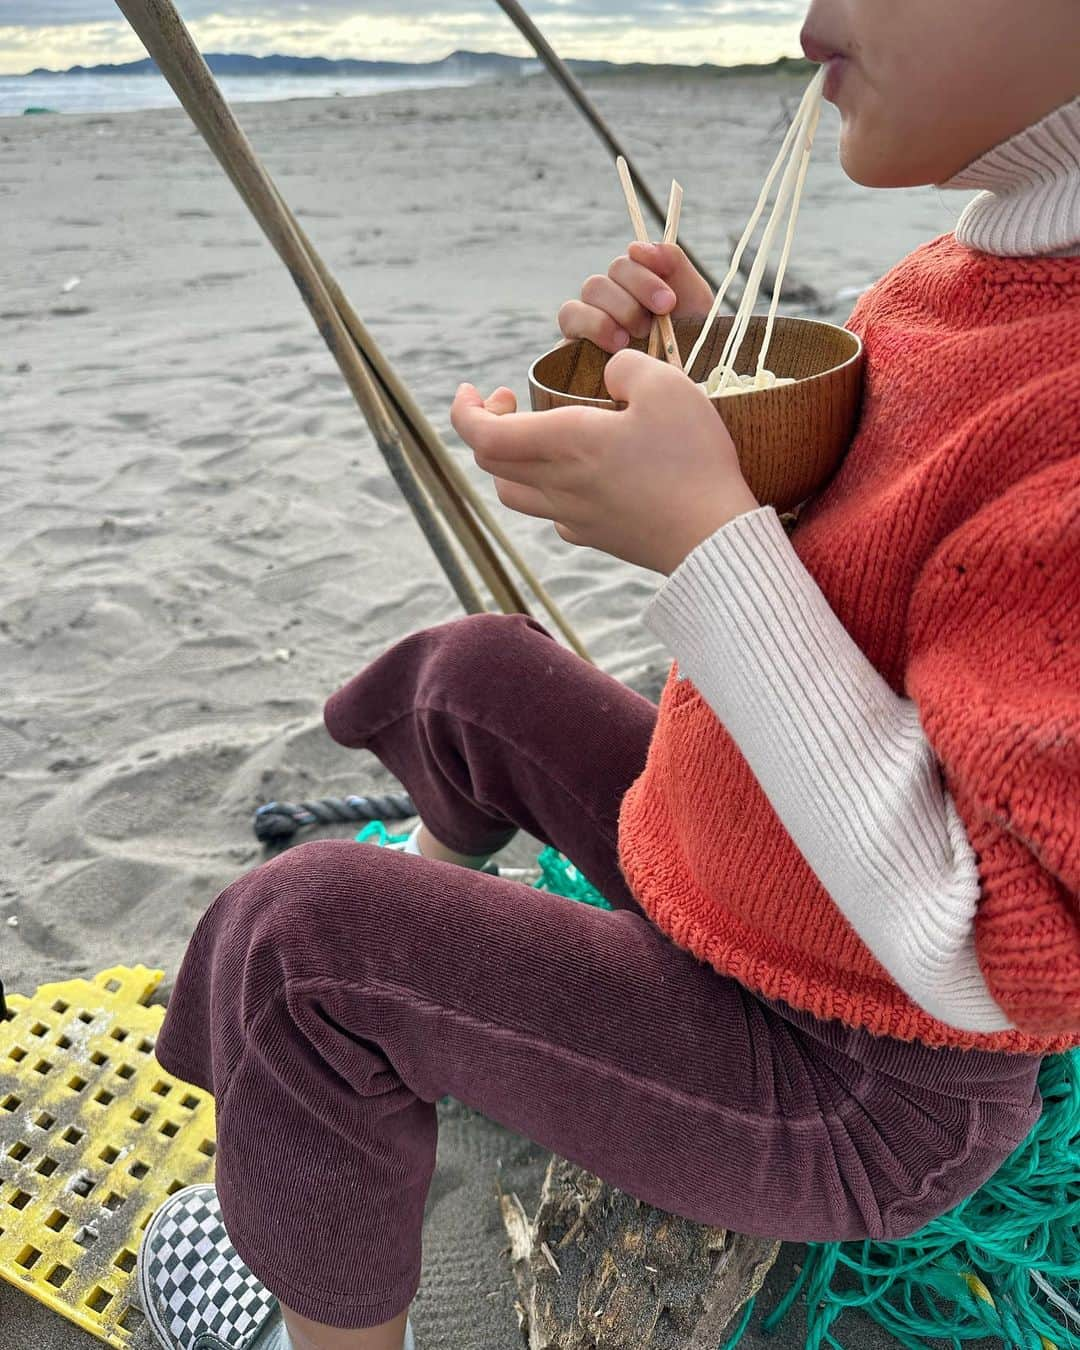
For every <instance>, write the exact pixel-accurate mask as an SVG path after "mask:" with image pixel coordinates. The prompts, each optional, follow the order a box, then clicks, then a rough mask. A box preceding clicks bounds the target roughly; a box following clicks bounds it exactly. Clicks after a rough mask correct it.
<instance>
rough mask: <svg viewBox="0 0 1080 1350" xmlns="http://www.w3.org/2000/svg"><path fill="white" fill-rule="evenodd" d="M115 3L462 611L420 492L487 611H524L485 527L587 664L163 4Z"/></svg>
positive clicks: (452, 570) (477, 604)
mask: <svg viewBox="0 0 1080 1350" xmlns="http://www.w3.org/2000/svg"><path fill="white" fill-rule="evenodd" d="M117 4H118V5H119V7H120V9H121V11H122V12H123V13H124V15H125V17H126V18H127V19H128V21H129V22H130V23H131V25H132V27H133V28H134V30H135V32H136V33H137V34H138V36H139V37H140V39H141V40H142V42H143V44H144V45H145V46H146V48H147V51H148V52H149V53H150V55H151V56H152V57H153V58H154V60H155V61H156V62H157V64H158V66H159V68H160V69H161V71H162V73H163V74H164V75H165V77H166V79H167V80H168V81H169V83H170V84H171V85H172V87H173V90H174V91H175V93H176V95H177V97H178V98H179V100H180V102H181V103H182V104H183V106H184V108H185V109H186V110H187V112H188V114H189V116H190V117H191V119H192V121H193V122H194V123H195V125H196V127H197V128H198V130H199V131H200V132H201V133H202V135H203V137H204V139H205V140H206V141H207V144H208V145H209V147H210V149H211V150H212V152H213V153H214V155H215V156H216V157H217V159H218V160H219V162H220V163H221V165H222V167H223V168H224V170H225V172H226V174H227V175H228V177H229V178H230V180H231V181H232V183H233V185H234V186H235V187H236V189H237V191H238V192H239V194H240V196H241V198H242V200H243V201H244V203H245V205H246V206H247V207H248V209H249V210H250V211H251V212H252V214H253V215H254V216H255V219H256V220H257V222H258V223H259V225H260V227H261V228H262V230H263V232H264V233H265V234H266V236H267V238H268V239H269V241H270V243H271V244H272V245H273V247H274V249H275V251H276V252H277V253H278V255H279V257H281V259H282V261H283V262H284V263H285V265H286V266H287V267H288V268H289V272H290V274H291V275H292V277H293V280H294V281H295V282H296V284H297V288H298V289H299V290H300V292H301V295H302V297H303V299H304V301H305V304H306V305H307V307H308V309H309V311H310V312H311V315H312V318H313V319H314V321H315V323H316V325H317V327H318V329H319V332H320V334H321V335H322V337H323V339H324V341H325V342H326V344H327V346H328V347H329V348H330V351H331V353H332V355H333V356H334V358H335V360H336V362H337V364H338V367H339V369H340V370H341V372H342V374H343V376H344V378H345V380H346V383H347V384H348V386H349V388H350V390H351V392H352V393H353V396H354V398H355V399H356V402H357V404H358V406H359V407H360V409H361V411H362V412H363V414H364V416H365V419H366V420H367V422H368V425H369V427H370V428H371V430H372V433H373V435H374V437H375V440H376V443H377V445H378V447H379V449H380V451H381V453H382V455H383V458H384V460H385V461H386V463H387V466H388V468H389V469H390V472H391V475H392V476H393V478H394V481H395V483H396V484H397V486H398V488H399V490H400V491H401V493H402V496H403V497H404V498H405V500H406V502H407V504H408V505H409V507H410V509H411V510H412V512H413V515H414V517H415V518H416V520H417V523H418V524H419V525H420V528H421V529H422V530H423V532H424V535H425V537H426V538H427V539H428V542H429V544H430V546H431V548H432V550H433V552H434V553H435V556H436V558H437V560H438V561H439V563H440V565H441V566H442V568H443V571H444V573H445V574H446V576H447V579H448V580H449V581H450V584H451V586H452V587H453V589H454V591H455V594H456V595H457V597H458V599H459V601H460V603H461V604H462V606H463V608H464V609H465V611H466V612H467V613H477V612H483V611H484V610H485V609H486V606H485V604H484V602H483V601H482V599H481V597H480V594H479V592H478V591H477V589H476V586H475V585H474V583H473V582H472V580H471V579H470V578H469V577H468V575H467V573H466V572H465V570H464V568H463V566H462V563H461V561H460V559H459V558H458V556H457V555H456V553H455V551H454V549H453V545H452V544H451V542H450V539H449V537H448V536H447V533H446V529H445V528H444V526H443V523H442V521H440V520H439V518H438V516H437V515H436V514H435V511H434V510H433V508H432V503H431V500H430V498H429V494H430V497H431V498H434V500H435V502H436V503H437V504H438V506H439V508H440V510H442V511H443V514H444V517H445V519H446V520H447V522H448V523H449V524H450V526H451V528H452V529H453V531H454V533H455V535H456V536H457V538H458V541H459V543H460V544H461V546H462V547H463V548H464V549H465V552H466V554H467V555H468V556H469V558H470V560H471V561H472V562H473V563H474V565H475V566H476V568H477V570H478V571H479V573H480V575H481V576H482V578H483V579H484V581H485V583H486V584H487V586H488V588H489V590H490V591H491V594H492V596H493V597H494V598H495V600H496V603H497V604H499V605H501V606H502V608H503V609H504V610H506V611H507V612H522V613H529V608H528V605H527V603H526V602H525V600H524V597H523V596H522V595H521V592H520V591H519V590H518V588H517V587H516V585H515V584H514V582H513V580H512V578H511V577H510V576H509V575H508V574H507V572H506V570H505V567H504V566H503V564H502V563H501V561H500V560H499V559H498V558H497V556H496V555H495V553H494V549H493V547H492V544H491V541H490V540H489V539H488V538H487V537H486V536H485V534H484V527H486V528H488V529H489V530H490V532H491V533H492V534H493V535H494V536H495V537H496V538H497V540H498V542H499V544H500V546H502V547H503V548H504V550H505V551H506V552H507V556H508V557H510V558H511V560H512V561H513V562H514V564H515V566H518V567H519V569H520V570H522V575H523V576H524V577H525V580H526V582H527V584H528V585H529V586H530V587H531V588H532V589H533V590H534V591H535V593H536V595H537V598H538V599H540V600H541V602H542V603H543V604H544V606H545V608H546V609H547V610H548V612H549V614H550V615H551V617H552V619H553V620H554V622H555V623H556V624H557V626H558V627H559V628H560V630H561V631H562V632H563V634H564V636H565V637H566V638H567V640H568V641H569V643H570V645H571V646H572V647H573V648H574V650H575V651H577V652H578V653H579V654H580V655H582V656H583V657H585V658H586V659H589V657H588V653H587V652H586V650H585V648H584V646H583V644H582V643H581V642H580V640H579V639H578V638H577V636H576V634H574V632H573V630H572V629H571V628H570V626H569V625H568V624H567V623H566V621H565V619H564V618H563V617H562V615H561V614H560V613H559V611H558V609H557V607H556V606H555V605H554V603H553V602H552V601H551V599H550V597H549V596H548V595H547V593H546V592H545V591H544V589H543V587H542V586H540V583H539V582H538V581H537V580H536V578H535V577H534V576H533V574H532V573H531V572H530V571H529V569H528V568H527V567H526V566H525V564H524V562H523V560H522V559H521V558H520V555H518V554H517V551H516V550H515V549H514V548H513V546H512V544H510V541H509V540H508V539H507V538H506V536H505V534H503V532H502V530H501V529H500V528H499V526H498V524H497V523H496V522H495V521H494V519H493V518H492V516H491V514H490V512H488V511H487V510H486V508H485V507H484V506H483V503H482V501H481V500H480V498H479V497H478V495H477V494H476V493H475V492H474V491H473V489H472V487H471V485H470V484H469V483H468V480H467V479H466V478H465V477H464V475H463V474H462V472H461V470H460V469H459V468H458V466H457V465H456V464H455V463H454V462H453V460H452V459H451V457H450V454H449V452H448V451H447V450H446V448H445V446H443V445H442V443H441V441H440V440H439V438H438V436H437V434H436V433H435V431H434V429H433V428H432V427H431V426H430V423H428V422H427V420H426V419H425V418H424V417H423V415H422V414H421V413H420V410H419V408H418V407H417V405H416V404H415V402H414V401H413V400H412V398H411V395H409V394H408V392H407V390H406V389H405V387H404V385H403V384H402V382H401V381H400V380H399V379H398V377H397V376H396V375H395V374H394V372H393V371H392V369H391V367H390V365H389V363H388V362H387V361H386V359H385V357H383V355H382V353H381V352H380V351H379V350H378V348H377V346H376V345H375V343H374V342H373V340H372V339H371V337H370V334H368V333H367V330H366V329H365V328H364V327H363V325H362V324H361V323H360V321H359V318H358V317H357V316H356V314H355V312H354V311H353V310H352V308H351V306H349V305H348V302H347V301H346V300H345V298H344V296H343V295H342V293H341V291H340V288H339V287H338V286H337V284H336V283H335V282H334V280H333V278H332V276H331V275H330V273H329V271H328V269H327V268H326V266H325V264H324V263H323V262H322V260H321V259H320V258H319V257H318V255H317V254H316V253H315V250H314V248H313V247H312V246H311V243H310V240H308V239H307V236H306V235H305V234H304V232H303V231H302V230H301V229H300V227H299V226H298V225H297V223H296V221H295V219H294V218H293V216H292V214H291V212H290V211H289V209H288V207H287V206H286V205H285V203H284V202H283V200H282V198H281V196H280V194H279V193H278V191H277V188H276V187H275V185H274V184H273V182H272V180H271V179H270V177H269V175H268V174H267V173H266V171H265V170H264V169H263V167H262V165H261V164H260V162H259V160H258V158H257V157H256V155H255V153H254V151H253V149H252V147H251V145H250V144H249V142H248V141H247V139H246V137H245V136H244V133H243V132H242V130H241V129H240V127H239V125H238V124H237V123H236V121H235V118H234V117H233V115H232V112H231V110H230V109H229V107H228V104H227V103H226V102H225V100H224V98H223V97H222V95H221V91H220V89H219V88H218V86H217V84H216V82H215V80H214V78H213V75H212V74H211V72H210V70H209V68H208V67H207V65H206V63H205V61H204V60H203V59H202V56H201V54H200V53H199V51H198V48H197V47H196V45H195V43H194V41H193V39H192V38H191V35H190V33H189V32H188V31H187V28H186V27H185V25H184V23H183V20H182V19H181V18H180V15H179V14H178V12H177V11H176V9H175V6H174V5H173V4H172V0H117Z"/></svg>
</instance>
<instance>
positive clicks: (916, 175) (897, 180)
mask: <svg viewBox="0 0 1080 1350" xmlns="http://www.w3.org/2000/svg"><path fill="white" fill-rule="evenodd" d="M840 164H841V167H842V168H843V170H844V172H845V173H846V174H847V176H848V177H849V178H850V179H851V181H852V182H853V183H859V184H860V185H861V186H862V187H869V188H899V187H918V186H921V185H923V184H925V183H932V182H933V181H934V179H933V178H932V177H927V176H925V173H924V172H923V171H921V167H920V166H916V165H914V164H913V163H912V162H911V160H910V158H905V157H904V156H903V155H899V154H897V155H890V154H889V152H888V149H887V147H886V146H885V145H884V144H883V142H882V139H881V137H871V136H868V135H866V134H864V133H863V132H862V129H861V128H859V127H858V126H856V125H849V121H848V119H847V118H845V119H844V126H843V130H842V131H841V133H840Z"/></svg>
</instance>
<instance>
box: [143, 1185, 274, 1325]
mask: <svg viewBox="0 0 1080 1350" xmlns="http://www.w3.org/2000/svg"><path fill="white" fill-rule="evenodd" d="M138 1274H139V1297H140V1298H141V1300H142V1305H143V1311H144V1312H145V1313H146V1316H147V1318H148V1320H149V1322H150V1325H151V1327H152V1328H153V1331H154V1335H155V1336H156V1337H157V1339H158V1343H159V1344H160V1345H161V1346H162V1347H163V1350H255V1347H256V1345H257V1346H258V1347H259V1350H264V1347H265V1350H270V1347H271V1346H274V1345H275V1342H277V1343H278V1345H279V1346H280V1347H281V1350H285V1347H287V1346H288V1340H287V1339H286V1337H285V1333H284V1328H283V1326H282V1322H281V1313H280V1312H279V1311H278V1304H277V1299H275V1298H274V1296H273V1294H271V1293H270V1291H269V1290H268V1289H265V1288H264V1287H263V1286H262V1285H261V1284H260V1283H259V1281H258V1280H257V1279H256V1278H255V1276H254V1275H252V1273H251V1271H250V1270H248V1268H247V1266H245V1265H244V1263H243V1261H241V1260H240V1257H239V1256H238V1255H237V1253H236V1250H235V1248H234V1247H233V1245H232V1243H231V1242H230V1241H229V1235H228V1233H226V1231H225V1225H224V1223H223V1222H222V1220H221V1210H220V1208H219V1207H218V1200H217V1193H216V1192H215V1190H214V1188H213V1186H188V1187H186V1188H185V1189H184V1190H182V1191H177V1192H176V1193H175V1194H174V1195H171V1196H169V1198H168V1200H166V1201H165V1203H164V1204H163V1205H162V1206H161V1208H160V1209H159V1210H158V1212H157V1213H156V1214H155V1215H154V1217H153V1218H152V1219H151V1220H150V1224H149V1226H148V1227H147V1229H146V1234H145V1236H144V1237H143V1240H142V1245H141V1247H140V1248H139V1270H138ZM276 1332H280V1333H281V1334H280V1335H277V1334H275V1333H276ZM275 1350H277V1347H275Z"/></svg>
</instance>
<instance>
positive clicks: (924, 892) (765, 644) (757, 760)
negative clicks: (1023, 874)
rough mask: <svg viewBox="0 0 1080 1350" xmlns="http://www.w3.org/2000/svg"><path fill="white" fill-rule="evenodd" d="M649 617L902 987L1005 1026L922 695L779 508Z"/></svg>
mask: <svg viewBox="0 0 1080 1350" xmlns="http://www.w3.org/2000/svg"><path fill="white" fill-rule="evenodd" d="M645 623H646V625H647V626H648V628H649V629H650V631H651V632H653V633H654V634H655V635H656V636H657V637H658V638H659V639H660V640H661V641H662V642H663V643H664V644H665V646H666V647H667V648H668V650H669V651H670V652H671V654H672V655H673V656H674V658H675V660H676V661H677V662H678V665H679V669H680V673H681V674H683V675H685V676H687V677H689V679H691V680H692V682H693V684H694V685H695V687H696V688H697V690H698V692H699V693H700V694H701V696H702V697H703V698H704V699H705V701H706V703H708V705H709V706H710V707H711V708H712V710H713V711H714V712H715V713H716V715H717V717H719V718H720V720H721V722H722V723H723V724H724V726H725V728H726V729H727V730H728V732H729V733H730V734H731V736H732V737H733V739H734V740H735V742H736V744H737V745H738V747H739V749H740V750H741V751H742V753H743V755H744V756H745V757H746V760H747V762H748V763H749V765H750V767H751V769H752V770H753V772H754V774H755V776H756V777H757V779H758V781H759V783H760V784H761V786H762V788H763V789H764V791H765V793H766V795H767V796H768V798H769V801H770V802H771V804H772V806H773V809H774V810H775V812H776V814H777V816H778V817H779V819H780V820H781V822H782V823H783V825H784V826H785V828H786V829H787V830H788V832H789V833H790V835H791V837H792V839H793V840H794V842H795V844H796V845H797V847H798V848H799V850H800V852H801V853H802V854H803V857H804V858H805V859H806V861H807V863H808V864H809V866H810V867H811V869H812V870H813V871H814V873H815V874H816V875H817V877H818V878H819V880H820V881H821V883H822V885H823V886H824V887H825V889H826V890H827V891H828V893H829V895H830V896H831V897H832V899H833V901H834V902H835V903H836V905H837V906H838V907H839V908H840V910H841V912H842V913H843V914H844V915H845V917H846V918H847V919H848V921H849V922H850V923H851V925H852V926H853V928H854V929H855V931H856V932H857V933H858V934H859V936H860V937H861V938H862V940H863V941H864V942H865V943H866V945H867V946H868V947H869V949H870V950H871V952H873V954H874V955H875V956H876V957H877V959H878V960H879V961H880V962H881V964H882V965H883V966H884V967H885V969H886V970H887V971H888V972H889V973H890V975H891V976H892V977H893V979H895V980H896V982H897V983H898V984H899V985H900V987H901V988H902V989H903V990H904V991H905V992H906V993H907V994H908V995H909V997H911V998H912V999H914V1001H915V1002H916V1003H917V1004H919V1006H920V1007H922V1008H924V1009H925V1010H926V1011H927V1012H929V1013H930V1014H931V1015H932V1016H934V1017H937V1018H938V1019H939V1020H941V1021H943V1022H945V1023H947V1024H949V1025H951V1026H956V1027H960V1028H962V1029H964V1030H970V1031H1002V1030H1007V1029H1009V1028H1010V1027H1011V1026H1012V1024H1011V1023H1010V1022H1009V1021H1008V1019H1007V1018H1006V1016H1005V1014H1004V1013H1003V1012H1002V1010H1001V1009H1000V1008H999V1006H998V1005H997V1004H996V1003H995V1002H994V1000H993V998H992V997H991V995H990V993H989V990H988V989H987V987H986V983H985V981H984V979H983V976H982V972H981V971H980V969H979V965H978V961H977V959H976V953H975V941H974V928H973V922H974V915H975V908H976V905H977V903H978V897H979V879H978V872H977V868H976V863H975V857H974V853H973V851H972V848H971V845H970V842H969V840H968V838H967V833H966V830H965V828H964V825H963V822H962V821H961V819H960V817H959V815H958V814H957V811H956V808H955V806H954V804H953V802H952V800H951V798H950V797H949V796H948V794H947V793H946V792H945V790H944V788H943V785H942V782H941V775H940V772H939V769H938V765H937V762H936V759H935V757H934V754H933V752H932V749H931V747H930V745H929V743H928V741H927V739H926V736H925V734H924V732H923V730H922V727H921V725H920V723H919V717H918V712H917V710H916V708H915V705H914V704H913V703H911V702H910V701H909V700H906V699H902V698H900V697H899V696H898V695H896V694H895V693H894V692H893V691H892V689H891V688H890V687H889V685H888V684H887V683H886V681H885V680H884V679H882V677H881V676H880V675H879V674H878V672H877V671H876V670H875V668H874V667H873V665H871V663H870V662H869V661H868V660H867V658H866V657H865V656H864V655H863V653H862V651H861V650H860V649H859V647H858V646H857V644H856V643H855V642H854V640H853V639H852V638H851V636H850V634H849V633H848V632H847V630H846V629H845V628H844V626H843V624H842V623H841V622H840V620H839V619H838V618H837V616H836V615H835V614H834V613H833V611H832V609H831V608H830V606H829V604H828V602H827V601H826V599H825V597H824V595H822V593H821V591H820V589H819V588H818V586H817V584H816V583H815V582H814V580H813V578H812V577H811V576H810V574H809V573H808V572H807V571H806V569H805V567H804V566H803V564H802V562H801V561H800V559H799V557H798V555H797V554H796V552H795V550H794V549H793V548H792V546H791V543H790V541H789V540H788V538H787V536H786V534H785V533H784V529H783V527H782V525H781V524H780V521H779V518H778V517H777V515H776V512H775V511H774V510H773V509H772V508H771V507H765V508H762V509H761V510H757V511H752V512H749V513H747V514H746V515H742V516H738V517H737V518H736V519H735V520H733V521H731V522H730V523H729V524H727V525H725V526H724V527H723V528H722V529H721V530H718V531H717V533H716V534H714V535H713V536H712V537H711V538H709V539H707V540H706V541H705V542H704V543H703V544H701V545H700V546H699V547H698V548H696V549H695V550H694V552H693V553H691V554H690V556H689V557H688V558H687V559H686V560H685V561H684V562H683V563H682V565H681V566H680V567H679V568H678V570H677V571H676V572H675V573H674V574H673V575H672V576H671V577H670V578H669V579H668V581H667V582H666V583H665V584H664V586H663V587H661V589H660V591H659V592H658V593H657V595H656V596H655V598H654V599H653V601H652V602H651V604H650V606H649V608H648V610H647V611H646V615H645Z"/></svg>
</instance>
